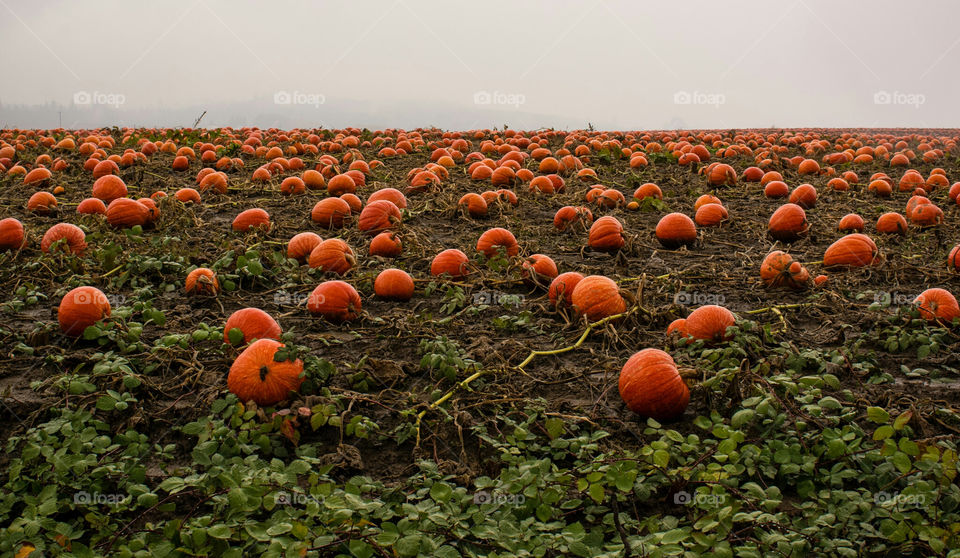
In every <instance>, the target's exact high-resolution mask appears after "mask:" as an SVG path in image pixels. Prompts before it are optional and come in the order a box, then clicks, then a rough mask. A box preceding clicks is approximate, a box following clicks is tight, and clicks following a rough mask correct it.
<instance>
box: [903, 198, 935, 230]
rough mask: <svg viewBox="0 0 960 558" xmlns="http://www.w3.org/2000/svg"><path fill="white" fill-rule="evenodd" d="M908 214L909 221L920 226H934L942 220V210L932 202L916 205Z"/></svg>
mask: <svg viewBox="0 0 960 558" xmlns="http://www.w3.org/2000/svg"><path fill="white" fill-rule="evenodd" d="M908 215H910V221H911V222H912V223H913V224H914V225H917V226H919V227H921V228H926V227H935V226H937V225H939V224H940V223H942V222H943V210H941V209H940V208H939V207H937V206H936V205H933V204H932V203H928V204H921V205H918V206H917V207H916V208H914V210H913V211H912V212H910V213H908Z"/></svg>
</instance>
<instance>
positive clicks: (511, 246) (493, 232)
mask: <svg viewBox="0 0 960 558" xmlns="http://www.w3.org/2000/svg"><path fill="white" fill-rule="evenodd" d="M501 248H502V249H503V251H504V252H505V253H506V255H507V256H509V257H513V256H516V255H517V254H518V253H519V252H520V245H519V244H518V243H517V239H516V237H514V236H513V233H512V232H510V231H508V230H507V229H504V228H500V227H495V228H492V229H489V230H487V231H484V233H483V234H481V235H480V238H479V239H478V240H477V252H480V253H482V254H484V255H486V256H487V257H488V258H492V257H494V256H496V255H497V253H498V252H499V251H500V249H501Z"/></svg>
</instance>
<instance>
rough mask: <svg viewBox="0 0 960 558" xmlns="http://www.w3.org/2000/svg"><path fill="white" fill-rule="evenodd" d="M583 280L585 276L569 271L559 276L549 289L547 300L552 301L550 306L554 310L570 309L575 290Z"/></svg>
mask: <svg viewBox="0 0 960 558" xmlns="http://www.w3.org/2000/svg"><path fill="white" fill-rule="evenodd" d="M582 279H583V275H581V274H580V273H577V272H576V271H568V272H566V273H561V274H560V275H557V276H556V277H555V278H554V279H553V281H551V282H550V288H548V289H547V298H549V299H550V304H551V305H552V306H553V307H554V308H557V307H564V308H567V307H570V306H571V304H572V302H571V301H570V299H571V297H572V295H573V290H574V289H575V288H576V287H577V283H579V282H580V281H581V280H582Z"/></svg>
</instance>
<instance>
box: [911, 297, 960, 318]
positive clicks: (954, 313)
mask: <svg viewBox="0 0 960 558" xmlns="http://www.w3.org/2000/svg"><path fill="white" fill-rule="evenodd" d="M913 303H914V304H915V305H916V306H917V309H918V310H920V316H921V317H922V318H924V319H925V320H929V321H934V320H941V321H943V322H946V323H950V322H952V321H953V320H954V319H955V318H958V317H960V306H958V305H957V299H956V297H954V296H953V295H952V294H950V292H949V291H947V290H945V289H940V288H934V289H927V290H925V291H923V292H922V293H920V295H919V296H917V298H916V299H914V301H913Z"/></svg>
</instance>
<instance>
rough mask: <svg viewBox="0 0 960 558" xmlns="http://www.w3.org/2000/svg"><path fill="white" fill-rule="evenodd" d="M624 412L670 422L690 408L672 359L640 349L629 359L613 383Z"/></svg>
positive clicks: (654, 350)
mask: <svg viewBox="0 0 960 558" xmlns="http://www.w3.org/2000/svg"><path fill="white" fill-rule="evenodd" d="M617 387H618V390H619V391H620V398H621V399H623V402H624V403H625V404H626V405H627V408H628V409H630V410H631V411H633V412H634V413H637V414H639V415H642V416H645V417H651V418H653V419H656V420H670V419H674V418H677V417H679V416H680V415H682V414H683V412H684V411H685V410H686V409H687V406H688V405H689V404H690V389H689V388H687V384H686V383H684V381H683V378H681V377H680V373H679V371H678V370H677V365H676V364H675V363H674V361H673V357H671V356H670V355H669V354H667V353H665V352H663V351H661V350H659V349H644V350H642V351H640V352H637V353H635V354H634V355H633V356H631V357H630V358H629V359H628V360H627V362H626V364H624V365H623V368H622V369H621V370H620V378H619V380H618V382H617Z"/></svg>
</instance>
